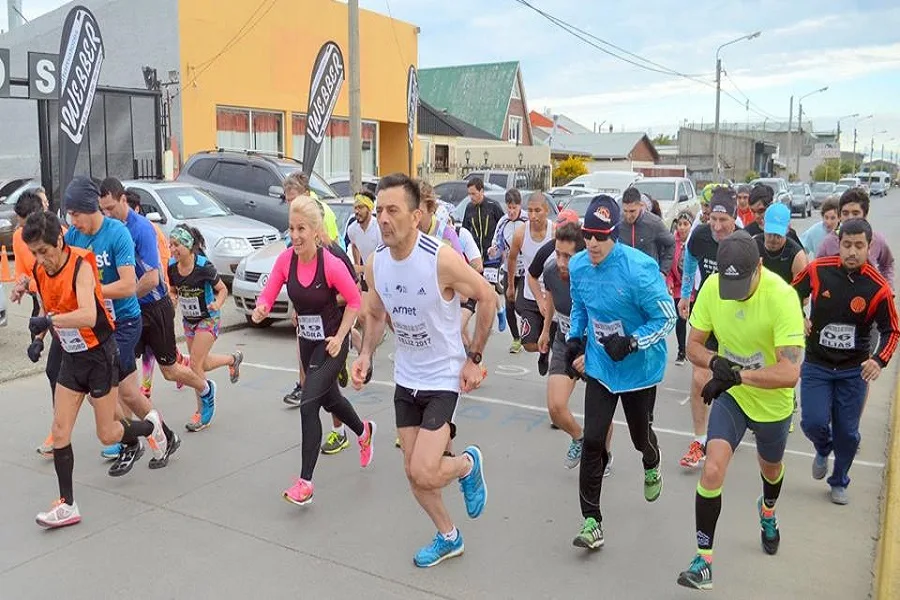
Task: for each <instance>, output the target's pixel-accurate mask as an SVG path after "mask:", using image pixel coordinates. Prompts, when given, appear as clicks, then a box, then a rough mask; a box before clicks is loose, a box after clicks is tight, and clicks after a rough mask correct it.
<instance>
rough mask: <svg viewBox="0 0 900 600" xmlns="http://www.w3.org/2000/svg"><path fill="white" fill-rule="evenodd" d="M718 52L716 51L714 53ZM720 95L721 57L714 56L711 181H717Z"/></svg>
mask: <svg viewBox="0 0 900 600" xmlns="http://www.w3.org/2000/svg"><path fill="white" fill-rule="evenodd" d="M716 54H718V52H717V53H716ZM721 95H722V59H721V58H719V57H718V56H716V130H715V133H714V134H713V181H714V182H716V183H719V181H720V179H719V103H720V101H721Z"/></svg>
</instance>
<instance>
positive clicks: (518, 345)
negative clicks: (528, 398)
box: [509, 340, 522, 354]
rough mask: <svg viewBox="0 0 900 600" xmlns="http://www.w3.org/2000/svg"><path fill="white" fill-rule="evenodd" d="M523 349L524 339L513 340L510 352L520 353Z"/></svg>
mask: <svg viewBox="0 0 900 600" xmlns="http://www.w3.org/2000/svg"><path fill="white" fill-rule="evenodd" d="M521 351H522V340H513V343H512V345H511V346H510V347H509V353H510V354H518V353H519V352H521Z"/></svg>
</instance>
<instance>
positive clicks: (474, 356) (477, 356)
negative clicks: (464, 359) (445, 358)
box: [466, 352, 481, 365]
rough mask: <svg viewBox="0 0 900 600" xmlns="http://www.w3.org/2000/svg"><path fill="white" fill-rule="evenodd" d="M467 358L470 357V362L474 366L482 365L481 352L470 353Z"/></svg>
mask: <svg viewBox="0 0 900 600" xmlns="http://www.w3.org/2000/svg"><path fill="white" fill-rule="evenodd" d="M466 356H468V357H469V360H471V361H472V364H475V365H480V364H481V352H468V353H466Z"/></svg>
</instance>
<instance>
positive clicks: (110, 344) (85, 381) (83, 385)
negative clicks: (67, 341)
mask: <svg viewBox="0 0 900 600" xmlns="http://www.w3.org/2000/svg"><path fill="white" fill-rule="evenodd" d="M56 383H57V385H60V386H62V387H64V388H66V389H70V390H72V391H73V392H79V393H81V394H90V396H91V397H92V398H102V397H104V396H106V395H107V394H109V392H110V390H112V388H113V387H115V386H117V385H119V348H118V346H117V345H116V341H115V339H114V338H113V337H112V336H110V337H109V338H107V340H106V341H105V342H103V343H102V344H100V345H99V346H95V347H94V348H91V349H90V350H85V351H84V352H73V353H71V354H70V353H69V352H63V353H62V362H61V363H60V365H59V376H58V377H57V380H56Z"/></svg>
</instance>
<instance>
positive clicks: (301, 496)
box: [281, 477, 313, 506]
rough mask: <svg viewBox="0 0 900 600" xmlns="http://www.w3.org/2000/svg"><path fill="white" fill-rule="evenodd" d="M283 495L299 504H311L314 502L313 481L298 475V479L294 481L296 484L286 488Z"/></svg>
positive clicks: (293, 502) (289, 500)
mask: <svg viewBox="0 0 900 600" xmlns="http://www.w3.org/2000/svg"><path fill="white" fill-rule="evenodd" d="M281 497H282V498H284V499H285V500H287V501H288V502H290V503H291V504H296V505H297V506H304V505H306V504H309V503H310V502H312V498H313V484H312V481H306V480H305V479H300V478H299V477H298V478H297V481H295V482H294V485H292V486H291V487H290V488H288V489H286V490H284V492H283V493H282V494H281Z"/></svg>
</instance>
